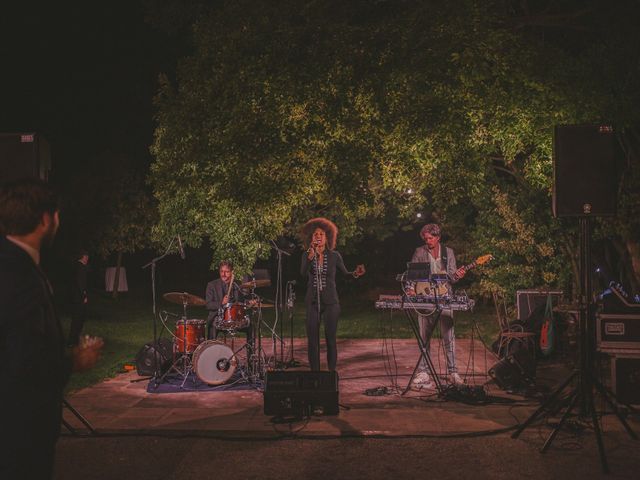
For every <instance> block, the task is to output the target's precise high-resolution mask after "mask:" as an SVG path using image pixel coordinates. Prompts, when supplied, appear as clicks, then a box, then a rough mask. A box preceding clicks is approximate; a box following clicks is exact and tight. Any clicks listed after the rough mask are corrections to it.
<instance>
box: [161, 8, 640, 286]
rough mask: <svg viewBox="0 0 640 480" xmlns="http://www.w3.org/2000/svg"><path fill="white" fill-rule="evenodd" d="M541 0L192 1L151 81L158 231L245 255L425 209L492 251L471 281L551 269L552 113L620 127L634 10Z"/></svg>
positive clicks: (243, 261)
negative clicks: (185, 35) (193, 9)
mask: <svg viewBox="0 0 640 480" xmlns="http://www.w3.org/2000/svg"><path fill="white" fill-rule="evenodd" d="M539 3H540V2H509V1H501V0H493V1H482V2H479V1H472V0H467V1H459V2H446V1H427V2H424V1H417V0H416V1H413V0H407V1H400V2H393V1H366V0H359V1H354V2H339V1H336V0H327V1H321V2H316V1H303V2H300V1H294V0H288V1H280V2H254V1H249V0H240V1H238V0H236V1H219V2H216V3H214V4H212V5H211V6H207V7H205V6H203V5H202V4H198V6H197V11H198V15H197V17H193V18H196V19H195V20H193V24H192V29H191V35H192V36H191V39H192V44H193V51H192V53H191V54H190V55H189V56H187V57H185V58H184V59H183V60H182V61H181V62H180V64H179V67H178V73H177V77H176V79H175V80H173V81H170V80H169V79H168V78H166V77H165V78H163V79H162V85H161V87H160V90H159V92H158V95H157V97H156V106H157V123H158V126H157V129H156V133H155V142H154V144H153V146H152V152H153V154H154V156H155V161H154V163H153V165H152V172H151V180H152V183H153V186H154V192H155V196H156V198H157V200H158V205H159V212H160V222H159V224H158V226H157V229H156V235H157V236H158V237H159V238H162V237H165V236H170V235H175V234H178V233H179V234H181V235H182V237H183V238H186V239H187V241H188V243H189V244H190V245H192V246H198V245H201V244H202V242H209V243H210V245H211V247H212V252H213V254H212V260H213V261H214V262H216V261H217V260H219V259H221V258H232V259H233V260H235V261H236V262H237V263H238V265H239V266H240V268H241V269H244V270H246V269H248V268H250V267H251V265H252V264H253V262H254V261H255V259H256V258H257V257H258V256H260V255H265V254H266V253H267V251H268V249H267V242H268V241H269V240H271V239H274V238H276V237H278V236H279V235H282V234H285V233H288V234H293V233H295V232H296V231H297V229H298V228H299V226H300V225H301V223H303V222H304V221H305V220H306V219H307V218H309V217H311V216H316V215H323V216H327V217H330V218H332V219H333V220H334V221H335V222H336V223H337V224H338V226H339V228H340V237H339V239H340V241H341V242H345V241H347V240H350V239H354V238H358V237H361V236H362V235H363V234H365V233H366V234H374V235H377V236H378V237H384V236H386V235H390V234H391V233H392V232H394V231H396V230H397V229H398V228H400V227H403V226H407V225H411V224H413V223H414V222H415V221H416V218H415V215H416V212H417V211H421V210H428V211H429V212H430V214H431V216H432V217H433V218H435V219H437V220H438V221H440V222H441V223H443V224H444V226H445V228H447V229H448V230H449V231H450V232H451V233H452V236H453V237H454V238H455V240H454V241H455V243H457V244H462V243H463V242H464V243H465V244H466V248H465V249H464V250H465V251H466V252H467V253H466V256H468V257H469V258H471V257H472V256H475V255H477V254H481V253H487V251H488V252H490V253H493V254H494V255H495V256H496V262H494V263H493V264H492V266H491V268H489V269H487V275H486V276H484V278H483V282H482V286H483V288H485V289H494V288H505V287H507V286H509V287H508V288H518V287H521V286H533V285H558V284H562V283H563V282H565V281H566V280H567V278H568V277H569V275H570V274H571V273H572V272H571V270H570V269H568V265H571V264H572V259H573V260H574V259H575V258H574V257H575V250H576V249H575V246H574V244H573V242H574V240H573V239H572V236H571V234H570V232H571V225H570V222H568V221H558V220H555V219H553V218H552V215H551V197H550V192H551V181H552V168H553V165H552V152H551V141H552V130H553V126H554V125H556V124H568V123H592V122H601V121H607V122H611V121H614V122H618V123H619V124H620V125H623V126H625V127H626V126H630V125H633V124H634V122H635V121H636V116H637V113H636V112H635V111H634V109H633V108H631V106H630V105H628V104H627V103H626V102H627V100H628V99H633V98H637V95H638V90H639V89H638V79H639V77H638V64H637V53H638V52H637V51H636V50H637V47H635V46H631V45H630V44H628V43H625V42H627V41H628V35H633V36H637V33H633V32H635V30H633V28H632V24H633V22H632V21H631V20H630V19H629V17H631V16H632V14H633V13H634V12H636V10H637V9H633V8H632V6H631V4H630V3H626V2H625V3H621V4H620V5H619V6H618V9H619V10H618V11H617V12H615V14H611V13H610V14H609V15H608V16H601V15H600V12H601V11H602V8H601V4H600V2H597V1H594V2H591V3H589V4H587V6H586V7H585V8H583V9H579V8H577V6H578V5H579V2H563V3H562V4H560V5H558V6H557V7H556V8H557V9H558V10H557V11H555V12H550V11H549V10H548V9H546V8H543V6H539V7H538V5H539ZM187 17H188V16H187ZM189 18H191V17H189ZM625 18H626V20H625V21H624V24H623V25H618V27H619V28H618V29H616V30H615V32H612V31H610V29H611V27H612V25H613V24H616V23H615V22H617V21H618V20H620V19H625ZM636 18H637V16H636ZM585 30H587V31H588V32H589V34H590V35H587V34H585V33H584V31H585ZM593 32H596V33H597V38H596V39H593V35H592V34H593ZM638 44H640V43H636V44H635V45H638ZM612 52H615V55H612V54H611V53H612ZM633 55H635V57H634V56H633ZM631 59H635V60H634V63H629V60H631ZM627 138H632V137H627ZM635 181H636V182H637V180H635ZM635 184H637V183H635ZM625 201H626V202H627V203H628V205H627V203H624V202H623V204H624V205H625V206H624V207H623V209H624V211H625V212H627V211H629V212H631V211H635V210H634V209H636V208H637V205H638V202H637V198H636V199H634V198H631V197H627V199H626V200H625ZM622 221H623V222H624V219H623V220H622ZM628 227H629V232H628V233H627V234H624V233H620V234H619V235H620V237H619V238H620V239H622V238H623V237H624V236H625V235H626V238H627V239H629V238H634V236H635V238H638V237H637V233H638V232H637V226H636V225H634V224H628ZM632 230H633V231H632ZM567 232H568V233H567ZM623 244H624V245H626V246H628V245H627V244H628V241H626V240H625V241H623ZM625 249H626V247H625ZM574 263H575V262H574Z"/></svg>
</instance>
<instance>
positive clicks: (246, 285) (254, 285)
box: [240, 279, 271, 288]
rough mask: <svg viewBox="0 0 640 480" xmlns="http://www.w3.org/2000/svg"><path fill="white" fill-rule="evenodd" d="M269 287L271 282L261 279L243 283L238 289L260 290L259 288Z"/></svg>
mask: <svg viewBox="0 0 640 480" xmlns="http://www.w3.org/2000/svg"><path fill="white" fill-rule="evenodd" d="M269 286H271V280H268V279H263V280H250V281H248V282H244V283H242V284H240V288H260V287H269Z"/></svg>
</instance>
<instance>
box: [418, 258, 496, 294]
mask: <svg viewBox="0 0 640 480" xmlns="http://www.w3.org/2000/svg"><path fill="white" fill-rule="evenodd" d="M491 260H493V255H490V254H487V255H482V256H480V257H478V258H476V259H475V260H474V261H473V262H471V263H469V264H467V265H464V266H463V267H460V268H459V269H457V270H456V271H455V273H454V274H453V281H454V282H457V281H458V280H460V279H461V278H462V277H464V276H465V275H466V274H467V272H468V271H469V270H473V269H474V268H476V267H478V266H480V265H484V264H485V263H489V262H490V261H491ZM448 283H449V282H443V283H435V284H434V283H433V282H418V283H416V288H415V290H416V293H417V294H418V295H438V296H442V295H447V294H448V293H449V288H448V286H447V285H448Z"/></svg>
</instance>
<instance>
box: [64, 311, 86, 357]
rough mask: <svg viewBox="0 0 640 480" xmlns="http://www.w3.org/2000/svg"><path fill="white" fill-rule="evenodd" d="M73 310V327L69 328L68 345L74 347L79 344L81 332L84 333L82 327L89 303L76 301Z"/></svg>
mask: <svg viewBox="0 0 640 480" xmlns="http://www.w3.org/2000/svg"><path fill="white" fill-rule="evenodd" d="M71 308H72V312H71V327H70V328H69V339H68V340H67V345H69V346H71V347H73V346H76V345H78V341H79V340H80V334H81V333H82V327H83V326H84V322H85V320H86V318H87V304H86V303H74V304H73V305H72V306H71Z"/></svg>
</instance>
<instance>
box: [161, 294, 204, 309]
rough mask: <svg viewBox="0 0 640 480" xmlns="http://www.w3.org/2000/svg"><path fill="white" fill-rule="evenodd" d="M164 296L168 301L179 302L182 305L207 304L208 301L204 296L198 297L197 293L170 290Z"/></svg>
mask: <svg viewBox="0 0 640 480" xmlns="http://www.w3.org/2000/svg"><path fill="white" fill-rule="evenodd" d="M162 298H164V299H165V300H166V301H167V302H171V303H178V304H180V305H184V304H186V305H198V306H203V305H206V302H205V301H204V299H203V298H201V297H198V296H197V295H191V294H190V293H187V292H169V293H165V294H164V295H163V296H162Z"/></svg>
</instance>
